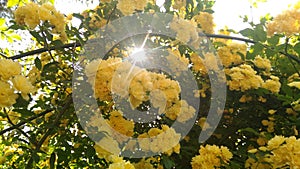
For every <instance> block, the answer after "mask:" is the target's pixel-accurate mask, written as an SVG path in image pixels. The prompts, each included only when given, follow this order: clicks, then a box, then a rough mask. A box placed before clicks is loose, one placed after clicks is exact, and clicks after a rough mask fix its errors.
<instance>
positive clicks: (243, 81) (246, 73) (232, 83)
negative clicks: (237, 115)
mask: <svg viewBox="0 0 300 169" xmlns="http://www.w3.org/2000/svg"><path fill="white" fill-rule="evenodd" d="M225 73H226V74H227V75H228V76H230V78H231V79H230V80H228V81H227V84H228V85H229V89H230V90H237V91H239V90H240V91H246V90H250V89H258V88H259V87H261V86H262V84H263V80H262V78H261V77H260V76H259V75H256V73H257V72H256V71H255V70H253V68H252V67H251V66H249V65H246V64H243V65H240V66H238V67H233V68H231V69H226V70H225ZM266 87H269V86H266ZM276 89H277V88H276ZM271 90H274V89H271Z"/></svg>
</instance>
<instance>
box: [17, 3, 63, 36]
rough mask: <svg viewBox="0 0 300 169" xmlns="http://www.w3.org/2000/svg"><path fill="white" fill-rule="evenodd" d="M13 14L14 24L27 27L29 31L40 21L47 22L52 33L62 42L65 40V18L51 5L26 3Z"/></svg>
mask: <svg viewBox="0 0 300 169" xmlns="http://www.w3.org/2000/svg"><path fill="white" fill-rule="evenodd" d="M14 14H15V20H16V23H18V24H20V25H27V26H28V27H29V28H30V29H34V28H35V27H36V26H38V25H39V24H40V22H41V21H42V22H46V21H48V22H49V23H50V24H51V25H53V28H52V32H53V33H56V34H59V35H60V37H61V39H62V40H63V41H65V40H66V38H67V35H66V33H65V20H64V19H65V17H64V15H63V14H61V13H60V12H58V11H57V10H56V9H55V8H54V6H53V5H51V4H48V3H45V4H43V5H41V6H39V5H38V4H35V3H28V4H26V5H25V6H21V7H19V8H17V10H16V11H15V13H14Z"/></svg>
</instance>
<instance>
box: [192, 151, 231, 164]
mask: <svg viewBox="0 0 300 169" xmlns="http://www.w3.org/2000/svg"><path fill="white" fill-rule="evenodd" d="M199 153H200V155H197V156H195V157H193V158H192V161H191V165H192V168H193V169H203V168H207V169H210V168H212V169H213V168H219V167H221V166H224V164H228V162H229V160H230V159H231V158H232V156H233V155H232V153H231V152H230V151H229V149H228V148H227V147H224V146H221V147H218V146H216V145H206V146H205V147H204V146H200V150H199Z"/></svg>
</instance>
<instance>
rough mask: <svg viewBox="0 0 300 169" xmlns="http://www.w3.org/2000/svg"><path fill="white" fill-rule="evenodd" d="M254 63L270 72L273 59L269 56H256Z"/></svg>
mask: <svg viewBox="0 0 300 169" xmlns="http://www.w3.org/2000/svg"><path fill="white" fill-rule="evenodd" d="M253 62H254V64H255V66H257V67H258V68H260V69H264V70H265V71H267V72H269V71H270V70H271V61H270V60H269V59H267V58H262V57H261V56H256V57H255V59H254V61H253Z"/></svg>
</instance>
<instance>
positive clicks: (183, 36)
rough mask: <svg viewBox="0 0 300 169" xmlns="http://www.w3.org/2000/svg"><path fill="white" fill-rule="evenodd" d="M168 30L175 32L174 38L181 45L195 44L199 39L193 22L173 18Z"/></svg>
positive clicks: (195, 24)
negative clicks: (180, 42) (181, 43)
mask: <svg viewBox="0 0 300 169" xmlns="http://www.w3.org/2000/svg"><path fill="white" fill-rule="evenodd" d="M170 28H171V29H172V30H174V31H175V32H176V37H177V38H178V40H180V41H182V42H183V43H188V42H195V41H197V40H198V39H199V36H198V31H197V23H196V22H195V21H193V20H185V19H181V18H179V17H176V16H175V17H174V18H173V20H172V21H171V23H170ZM198 45H199V44H198Z"/></svg>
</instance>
